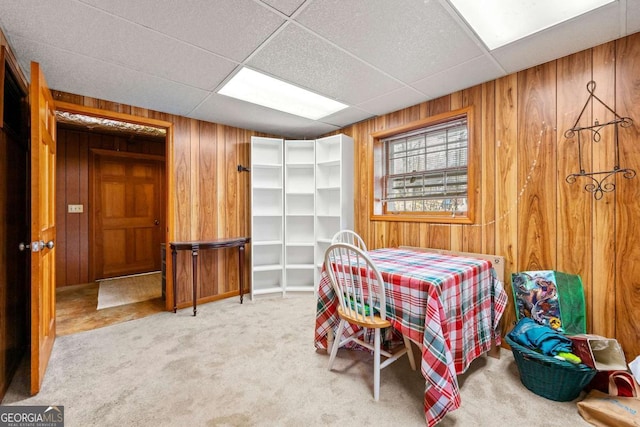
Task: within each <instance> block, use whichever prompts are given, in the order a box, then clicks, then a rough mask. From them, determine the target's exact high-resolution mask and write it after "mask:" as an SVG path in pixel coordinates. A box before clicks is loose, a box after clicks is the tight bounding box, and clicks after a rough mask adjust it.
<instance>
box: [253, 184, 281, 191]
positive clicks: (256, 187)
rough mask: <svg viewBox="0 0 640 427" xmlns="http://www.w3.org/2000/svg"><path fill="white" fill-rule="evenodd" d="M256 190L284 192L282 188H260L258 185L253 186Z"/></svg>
mask: <svg viewBox="0 0 640 427" xmlns="http://www.w3.org/2000/svg"><path fill="white" fill-rule="evenodd" d="M253 189H254V190H278V191H282V187H259V186H257V185H254V186H253Z"/></svg>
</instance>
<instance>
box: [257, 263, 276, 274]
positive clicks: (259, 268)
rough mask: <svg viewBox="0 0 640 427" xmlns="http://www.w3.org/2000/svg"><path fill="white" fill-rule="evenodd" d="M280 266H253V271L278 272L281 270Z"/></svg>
mask: <svg viewBox="0 0 640 427" xmlns="http://www.w3.org/2000/svg"><path fill="white" fill-rule="evenodd" d="M282 268H283V267H282V264H267V265H254V266H253V271H256V272H258V271H278V270H282Z"/></svg>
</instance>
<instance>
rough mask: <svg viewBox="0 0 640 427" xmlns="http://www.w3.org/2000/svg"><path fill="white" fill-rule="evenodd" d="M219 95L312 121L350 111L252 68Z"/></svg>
mask: <svg viewBox="0 0 640 427" xmlns="http://www.w3.org/2000/svg"><path fill="white" fill-rule="evenodd" d="M218 93H219V94H221V95H226V96H230V97H233V98H236V99H240V100H242V101H247V102H251V103H253V104H258V105H262V106H263V107H268V108H273V109H275V110H279V111H284V112H285V113H290V114H295V115H296V116H302V117H306V118H308V119H312V120H317V119H320V118H322V117H325V116H328V115H330V114H333V113H335V112H337V111H340V110H342V109H345V108H347V107H348V105H345V104H343V103H341V102H338V101H335V100H333V99H329V98H327V97H324V96H322V95H318V94H317V93H313V92H310V91H308V90H306V89H302V88H300V87H298V86H294V85H292V84H289V83H286V82H283V81H282V80H278V79H274V78H273V77H270V76H267V75H265V74H262V73H259V72H257V71H254V70H250V69H249V68H243V69H241V70H240V71H239V72H238V73H237V74H236V75H235V76H233V77H232V78H231V80H229V81H228V82H227V83H226V84H225V85H224V86H223V87H222V89H220V90H219V91H218Z"/></svg>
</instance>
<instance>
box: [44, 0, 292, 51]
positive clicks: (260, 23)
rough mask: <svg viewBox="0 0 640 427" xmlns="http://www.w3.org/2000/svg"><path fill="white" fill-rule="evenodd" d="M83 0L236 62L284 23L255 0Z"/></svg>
mask: <svg viewBox="0 0 640 427" xmlns="http://www.w3.org/2000/svg"><path fill="white" fill-rule="evenodd" d="M81 1H82V2H84V3H87V4H92V5H93V6H95V7H97V8H100V9H102V10H104V11H107V12H109V13H111V14H114V15H117V16H120V17H124V18H126V19H129V20H131V21H133V22H137V23H139V24H142V25H143V26H145V27H147V28H151V29H153V30H155V31H158V32H161V33H165V34H167V35H169V36H171V37H175V38H177V39H179V40H182V41H185V42H188V43H191V44H193V45H194V46H199V47H201V48H203V49H206V50H208V51H210V52H215V53H217V54H219V55H222V56H224V57H226V58H230V59H233V60H236V61H242V60H244V59H245V58H246V57H247V56H248V55H249V54H250V53H251V52H253V51H254V50H255V49H256V48H257V47H258V46H260V44H261V43H262V42H263V41H264V40H265V38H267V37H269V36H270V35H271V34H272V33H273V32H274V31H275V30H276V29H277V28H278V27H279V26H280V25H281V24H282V23H283V22H284V21H283V19H282V18H281V17H279V16H278V15H277V14H276V13H275V12H273V11H271V10H270V9H269V8H267V7H264V6H262V5H260V4H257V3H256V2H255V1H252V0H233V1H220V0H215V1H211V0H169V1H153V0H144V1H131V0H81ZM51 3H53V2H51Z"/></svg>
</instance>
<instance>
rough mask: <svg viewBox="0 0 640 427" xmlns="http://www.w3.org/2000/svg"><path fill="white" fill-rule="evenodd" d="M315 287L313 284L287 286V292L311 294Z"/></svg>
mask: <svg viewBox="0 0 640 427" xmlns="http://www.w3.org/2000/svg"><path fill="white" fill-rule="evenodd" d="M313 291H315V286H314V285H313V283H311V284H309V285H304V286H287V292H313Z"/></svg>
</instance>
